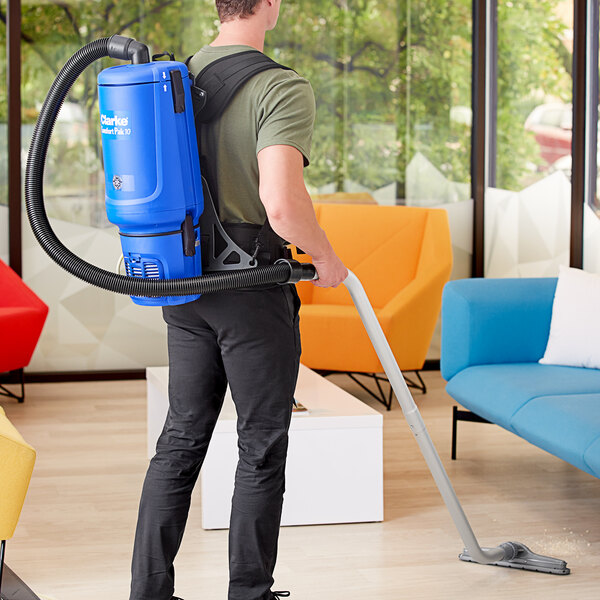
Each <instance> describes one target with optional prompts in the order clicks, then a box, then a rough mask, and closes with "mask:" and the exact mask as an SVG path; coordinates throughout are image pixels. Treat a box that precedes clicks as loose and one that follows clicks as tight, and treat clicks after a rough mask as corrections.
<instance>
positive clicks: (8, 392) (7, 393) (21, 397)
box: [0, 369, 25, 403]
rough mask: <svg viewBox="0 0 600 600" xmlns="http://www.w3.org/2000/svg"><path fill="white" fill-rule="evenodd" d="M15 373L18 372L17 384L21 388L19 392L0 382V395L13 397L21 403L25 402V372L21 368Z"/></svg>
mask: <svg viewBox="0 0 600 600" xmlns="http://www.w3.org/2000/svg"><path fill="white" fill-rule="evenodd" d="M13 372H14V371H13ZM17 373H18V374H19V381H18V382H17V385H19V386H20V388H21V391H20V393H15V392H13V391H12V390H9V389H8V388H6V387H4V385H2V384H1V383H0V396H8V397H9V398H14V399H15V400H17V401H18V402H20V403H22V402H25V373H24V372H23V369H19V370H18V371H17Z"/></svg>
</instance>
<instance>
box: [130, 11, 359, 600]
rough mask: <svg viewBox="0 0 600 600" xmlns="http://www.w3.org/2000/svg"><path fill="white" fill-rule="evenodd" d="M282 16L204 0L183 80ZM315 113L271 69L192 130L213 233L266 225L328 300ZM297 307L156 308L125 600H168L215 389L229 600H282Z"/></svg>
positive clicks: (252, 303) (328, 256)
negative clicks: (148, 417)
mask: <svg viewBox="0 0 600 600" xmlns="http://www.w3.org/2000/svg"><path fill="white" fill-rule="evenodd" d="M280 3H281V0H216V5H217V10H218V13H219V18H220V21H221V30H220V33H219V35H218V36H217V38H216V39H215V40H214V41H213V42H212V43H211V44H210V46H206V47H204V48H202V49H201V50H200V51H199V52H198V53H197V54H196V55H195V56H194V57H192V59H191V61H190V63H189V66H190V71H191V72H192V73H194V74H195V75H196V74H198V73H199V72H200V71H201V70H202V68H204V67H205V66H206V65H208V64H210V63H211V62H212V61H214V60H217V59H219V58H221V57H224V56H227V55H230V54H233V53H236V52H243V51H248V50H251V49H253V48H254V49H256V50H259V51H261V52H262V50H263V46H264V39H265V33H266V31H269V30H271V29H273V28H274V27H275V25H276V23H277V18H278V16H279V9H280ZM314 113H315V103H314V96H313V93H312V89H311V87H310V84H309V83H308V82H307V81H306V80H305V79H302V78H301V77H299V76H298V75H297V74H296V73H294V72H293V71H290V70H283V69H280V68H276V69H270V70H267V71H264V72H262V73H259V74H258V75H255V76H254V77H253V78H252V79H250V81H248V82H247V83H246V84H245V85H244V86H243V87H242V88H241V89H240V90H239V91H238V92H237V93H236V95H235V96H234V98H233V99H232V101H231V102H230V104H229V105H228V106H227V108H226V109H225V111H224V112H223V114H222V116H221V117H219V118H218V119H216V120H215V121H214V122H211V123H209V124H208V125H206V126H203V127H202V128H201V140H200V141H201V144H200V146H201V148H202V154H205V155H207V156H208V157H210V168H209V171H210V173H206V174H207V175H208V176H209V182H210V184H211V186H212V187H213V188H214V189H212V191H213V193H214V194H215V195H216V196H217V199H218V207H219V213H220V220H221V221H223V222H224V223H225V224H228V225H229V226H230V227H231V231H232V232H233V231H234V230H235V228H236V225H239V224H254V225H255V226H260V225H262V224H263V223H264V221H265V219H266V217H268V219H269V222H270V224H271V227H272V228H273V230H274V231H275V232H276V233H277V234H278V235H279V236H281V238H283V239H285V240H287V241H288V242H290V243H291V244H294V245H296V246H298V247H300V248H302V249H303V250H304V251H305V252H306V253H307V254H309V255H310V256H311V258H312V261H313V264H314V265H315V267H316V268H317V273H318V275H319V279H318V281H316V282H315V285H319V286H322V287H328V286H334V287H335V286H337V285H339V284H340V283H341V282H342V281H343V280H344V279H345V278H346V276H347V273H348V272H347V269H346V268H345V267H344V265H343V264H342V262H341V261H340V259H339V258H338V257H337V255H336V254H335V252H334V250H333V248H332V247H331V245H330V243H329V241H328V240H327V236H326V235H325V233H324V232H323V230H322V229H321V228H320V227H319V225H318V223H317V220H316V217H315V213H314V210H313V206H312V202H311V199H310V196H309V195H308V193H307V191H306V187H305V185H304V179H303V167H304V165H305V164H308V160H309V150H310V142H311V137H312V127H313V122H314ZM251 226H252V225H250V227H251ZM232 236H233V234H232ZM236 241H237V240H236ZM299 304H300V303H299V300H298V296H297V294H296V291H295V288H294V286H291V285H287V286H273V287H269V288H267V289H261V290H240V291H231V292H221V293H216V294H207V295H205V296H202V297H200V298H199V299H198V300H197V301H195V302H191V303H188V304H184V305H180V306H172V307H165V308H164V310H163V314H164V318H165V321H166V322H167V325H168V340H169V365H170V371H169V413H168V416H167V420H166V423H165V427H164V429H163V432H162V434H161V436H160V438H159V441H158V443H157V451H156V455H155V456H154V458H153V459H152V461H151V462H150V466H149V468H148V473H147V475H146V480H145V482H144V488H143V492H142V498H141V501H140V510H139V518H138V526H137V531H136V538H135V547H134V553H133V561H132V584H131V595H130V600H171V598H173V599H174V597H173V596H172V594H173V592H174V568H173V561H174V559H175V555H176V553H177V551H178V549H179V545H180V543H181V539H182V536H183V532H184V528H185V523H186V519H187V515H188V510H189V505H190V497H191V493H192V490H193V487H194V484H195V482H196V479H197V477H198V474H199V471H200V468H201V466H202V462H203V460H204V457H205V455H206V451H207V448H208V443H209V441H210V438H211V434H212V432H213V429H214V426H215V424H216V421H217V418H218V415H219V411H220V410H221V406H222V403H223V397H224V394H225V389H226V386H227V383H229V386H230V388H231V392H232V396H233V400H234V402H235V405H236V410H237V414H238V446H239V462H238V468H237V471H236V476H235V490H234V495H233V499H232V508H231V522H230V529H229V570H230V582H229V592H228V599H229V600H272V599H274V598H278V597H280V596H279V595H277V593H275V592H272V591H271V586H272V585H273V570H274V567H275V560H276V555H277V541H278V536H279V526H280V520H281V508H282V503H283V493H284V486H285V482H284V474H285V461H286V455H287V447H288V428H289V424H290V418H291V410H292V403H293V394H294V389H295V385H296V378H297V374H298V364H299V358H300V339H299V329H298V309H299ZM281 595H282V596H283V595H288V594H287V593H285V594H281ZM201 596H202V592H201V590H199V597H201ZM174 600H176V599H174ZM192 600H196V599H192Z"/></svg>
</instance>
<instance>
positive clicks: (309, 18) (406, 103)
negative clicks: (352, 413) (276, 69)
mask: <svg viewBox="0 0 600 600" xmlns="http://www.w3.org/2000/svg"><path fill="white" fill-rule="evenodd" d="M282 7H283V8H282V14H281V17H280V23H279V25H278V27H277V29H276V30H275V31H274V32H272V33H270V34H269V35H268V37H267V52H269V53H271V55H272V56H274V58H276V59H277V60H279V61H280V62H282V63H284V64H288V65H290V66H292V67H293V68H294V69H296V70H297V71H298V72H299V73H301V74H302V75H305V76H306V77H307V78H308V79H309V80H310V81H311V83H312V85H313V88H314V91H315V96H316V101H317V119H316V125H315V133H314V141H313V162H312V164H311V166H310V168H309V169H307V172H306V180H307V184H308V187H309V191H310V192H311V195H312V197H313V199H314V200H315V201H318V202H340V201H343V202H360V203H365V202H368V203H373V204H379V205H395V204H405V205H411V206H427V207H442V208H444V209H445V210H447V212H448V215H449V220H450V227H451V233H452V243H453V251H454V271H453V274H452V277H453V278H459V277H469V276H470V273H471V253H472V220H473V219H472V215H473V207H472V201H471V199H470V148H471V108H470V106H471V34H472V8H471V0H457V1H455V2H447V1H446V0H393V1H392V2H389V1H385V0H369V1H366V2H365V1H357V0H343V1H335V2H331V1H324V0H303V1H302V2H300V1H295V2H294V1H290V0H288V1H287V2H285V3H284V4H283V5H282ZM438 346H439V336H438V335H436V337H435V339H434V342H433V344H432V348H431V351H430V358H438V357H439V349H438Z"/></svg>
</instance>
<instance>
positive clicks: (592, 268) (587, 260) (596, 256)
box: [583, 9, 600, 273]
mask: <svg viewBox="0 0 600 600" xmlns="http://www.w3.org/2000/svg"><path fill="white" fill-rule="evenodd" d="M588 10H589V9H588ZM593 18H594V17H592V15H590V16H589V18H588V22H590V23H591V22H593ZM595 18H596V19H597V18H598V16H597V15H596V16H595ZM595 25H598V23H597V22H596V23H595ZM591 35H594V31H593V29H592V33H591ZM597 42H598V47H599V48H600V40H597ZM591 45H592V44H591V41H590V43H589V46H591ZM598 63H599V64H600V56H599V61H598ZM599 79H600V76H599ZM587 85H588V86H592V85H593V83H592V82H591V81H589V80H588V82H587ZM596 85H598V80H596ZM592 89H593V88H592ZM588 92H591V90H590V88H588ZM596 93H598V87H596V88H595V90H594V92H592V93H590V96H591V95H592V94H596ZM598 107H599V117H600V98H598ZM599 122H600V119H599ZM598 131H599V133H600V125H599V127H598ZM599 142H600V135H599V136H598V138H597V140H596V152H595V157H594V156H592V157H591V160H596V167H597V171H596V175H597V177H596V193H595V197H594V199H593V201H591V202H589V203H587V204H586V205H585V206H584V209H583V268H584V270H585V271H589V272H592V273H600V160H599V159H600V152H599V148H598V143H599ZM592 154H594V153H592Z"/></svg>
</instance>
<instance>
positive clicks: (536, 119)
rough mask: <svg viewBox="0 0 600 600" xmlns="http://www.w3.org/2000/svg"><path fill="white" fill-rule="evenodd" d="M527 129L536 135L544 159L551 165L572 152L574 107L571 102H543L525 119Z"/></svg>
mask: <svg viewBox="0 0 600 600" xmlns="http://www.w3.org/2000/svg"><path fill="white" fill-rule="evenodd" d="M525 129H526V130H527V131H531V132H533V133H534V135H535V139H536V141H537V143H538V144H539V146H540V154H541V156H542V158H543V159H544V161H545V162H546V163H547V164H548V165H551V164H553V163H555V162H556V161H557V160H558V159H559V158H562V157H563V156H570V154H571V138H572V133H573V107H572V105H571V104H560V103H554V104H541V105H540V106H536V107H535V108H534V109H533V111H532V112H531V114H530V115H529V116H528V117H527V120H526V121H525Z"/></svg>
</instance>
